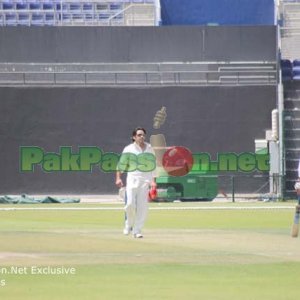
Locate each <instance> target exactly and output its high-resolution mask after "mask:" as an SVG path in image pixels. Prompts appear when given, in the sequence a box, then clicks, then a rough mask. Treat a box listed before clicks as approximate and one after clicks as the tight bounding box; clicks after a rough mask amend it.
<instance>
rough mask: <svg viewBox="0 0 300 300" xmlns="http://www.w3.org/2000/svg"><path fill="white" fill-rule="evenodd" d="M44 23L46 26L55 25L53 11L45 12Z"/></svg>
mask: <svg viewBox="0 0 300 300" xmlns="http://www.w3.org/2000/svg"><path fill="white" fill-rule="evenodd" d="M45 25H48V26H53V25H55V17H54V13H46V14H45Z"/></svg>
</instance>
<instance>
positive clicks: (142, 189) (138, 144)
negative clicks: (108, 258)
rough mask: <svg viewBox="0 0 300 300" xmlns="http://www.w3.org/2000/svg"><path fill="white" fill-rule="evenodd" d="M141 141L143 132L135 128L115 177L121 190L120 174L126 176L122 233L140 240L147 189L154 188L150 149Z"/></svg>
mask: <svg viewBox="0 0 300 300" xmlns="http://www.w3.org/2000/svg"><path fill="white" fill-rule="evenodd" d="M145 138H146V130H145V129H144V128H142V127H137V128H136V129H134V130H133V132H132V141H133V143H131V144H129V145H128V146H126V147H125V148H124V150H123V152H122V155H121V158H120V162H119V166H118V171H117V173H116V185H117V186H118V187H119V188H121V187H122V186H124V184H123V181H122V178H121V174H122V171H127V172H128V174H127V181H126V204H125V212H126V220H125V227H124V230H123V233H124V234H125V235H128V234H129V233H130V232H131V231H132V232H133V236H134V237H135V238H142V237H143V235H142V228H143V226H144V223H145V220H146V217H147V212H148V193H149V187H150V186H151V188H156V182H155V172H154V169H155V156H154V151H153V149H152V147H151V145H150V144H148V143H146V142H145ZM124 166H125V167H124Z"/></svg>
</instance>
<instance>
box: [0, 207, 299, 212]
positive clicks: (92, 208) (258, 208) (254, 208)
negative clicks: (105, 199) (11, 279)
mask: <svg viewBox="0 0 300 300" xmlns="http://www.w3.org/2000/svg"><path fill="white" fill-rule="evenodd" d="M149 209H150V210H282V209H295V207H294V206H264V207H262V206H248V207H227V206H216V207H214V206H207V207H190V206H181V207H175V206H173V207H150V208H149ZM15 210H124V208H123V207H0V211H15Z"/></svg>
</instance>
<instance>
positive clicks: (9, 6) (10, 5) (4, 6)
mask: <svg viewBox="0 0 300 300" xmlns="http://www.w3.org/2000/svg"><path fill="white" fill-rule="evenodd" d="M2 9H5V10H13V9H14V4H13V3H12V2H4V3H2Z"/></svg>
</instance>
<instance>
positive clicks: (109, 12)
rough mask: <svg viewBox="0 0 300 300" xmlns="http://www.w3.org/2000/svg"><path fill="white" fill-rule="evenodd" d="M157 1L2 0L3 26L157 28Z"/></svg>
mask: <svg viewBox="0 0 300 300" xmlns="http://www.w3.org/2000/svg"><path fill="white" fill-rule="evenodd" d="M158 3H159V2H158V1H156V0H117V1H113V0H111V1H104V0H91V1H88V2H87V1H84V0H72V1H70V0H54V1H35V0H11V1H9V2H8V1H5V0H1V1H0V25H2V26H17V25H21V26H24V25H26V26H31V25H33V26H35V25H37V26H43V25H48V26H49V25H50V26H55V25H56V26H126V25H130V26H154V25H159V23H160V8H159V5H158Z"/></svg>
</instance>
